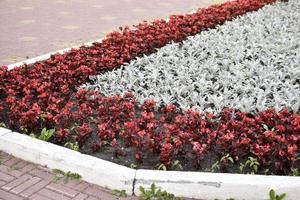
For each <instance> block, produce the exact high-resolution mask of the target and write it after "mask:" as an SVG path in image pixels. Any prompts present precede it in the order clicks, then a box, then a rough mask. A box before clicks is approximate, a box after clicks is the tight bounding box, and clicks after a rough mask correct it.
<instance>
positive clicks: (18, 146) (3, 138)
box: [0, 130, 136, 194]
mask: <svg viewBox="0 0 300 200" xmlns="http://www.w3.org/2000/svg"><path fill="white" fill-rule="evenodd" d="M0 131H1V130H0ZM4 132H5V131H4ZM4 132H3V134H1V135H0V150H2V151H4V152H7V153H9V154H12V155H14V156H16V157H19V158H21V159H24V160H27V161H30V162H33V163H36V164H40V165H46V166H47V167H48V168H50V169H61V170H63V171H66V172H67V171H71V172H73V173H78V174H80V175H81V176H82V179H83V180H85V181H88V182H90V183H94V184H97V185H100V186H102V187H107V188H110V189H120V190H126V192H127V193H128V194H131V193H132V189H133V181H134V178H135V172H136V170H133V169H130V168H127V167H124V166H121V165H117V164H115V163H112V162H108V161H105V160H102V159H98V158H96V157H93V156H89V155H85V154H82V153H79V152H76V151H73V150H70V149H67V148H64V147H61V146H58V145H54V144H51V143H48V142H44V141H41V140H38V139H34V138H31V137H29V136H27V135H23V134H20V133H14V132H7V131H6V134H5V133H4Z"/></svg>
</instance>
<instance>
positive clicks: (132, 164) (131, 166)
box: [130, 163, 138, 169]
mask: <svg viewBox="0 0 300 200" xmlns="http://www.w3.org/2000/svg"><path fill="white" fill-rule="evenodd" d="M137 167H138V166H137V165H136V164H134V163H131V164H130V168H131V169H136V168H137Z"/></svg>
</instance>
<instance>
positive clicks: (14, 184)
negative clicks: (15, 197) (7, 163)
mask: <svg viewBox="0 0 300 200" xmlns="http://www.w3.org/2000/svg"><path fill="white" fill-rule="evenodd" d="M30 178H31V176H30V175H28V174H25V175H23V176H21V177H19V178H17V179H16V180H14V181H12V182H10V183H8V184H6V185H4V186H2V188H3V189H4V190H11V189H12V188H14V187H17V186H18V185H20V184H22V183H24V182H26V181H27V180H28V179H30Z"/></svg>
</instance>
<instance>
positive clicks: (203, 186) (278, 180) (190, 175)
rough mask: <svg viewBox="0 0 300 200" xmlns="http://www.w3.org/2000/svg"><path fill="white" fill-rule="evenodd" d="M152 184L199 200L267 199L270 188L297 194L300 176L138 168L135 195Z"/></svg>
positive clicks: (289, 199) (290, 197)
mask: <svg viewBox="0 0 300 200" xmlns="http://www.w3.org/2000/svg"><path fill="white" fill-rule="evenodd" d="M152 183H155V184H156V186H157V187H159V188H162V189H163V190H166V191H168V192H170V193H173V194H174V195H175V196H183V197H189V198H201V199H230V198H234V199H249V200H250V199H252V200H253V199H256V200H258V199H269V196H268V195H269V191H270V190H271V189H274V190H275V191H276V193H278V194H281V193H286V200H297V199H299V195H300V190H299V188H300V177H286V176H265V175H250V174H225V173H208V172H179V171H157V170H137V173H136V180H135V188H134V191H135V194H136V195H139V194H140V192H139V187H140V186H143V187H146V188H148V187H149V188H150V186H151V184H152Z"/></svg>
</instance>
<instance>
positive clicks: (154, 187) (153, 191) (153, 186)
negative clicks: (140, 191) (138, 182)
mask: <svg viewBox="0 0 300 200" xmlns="http://www.w3.org/2000/svg"><path fill="white" fill-rule="evenodd" d="M155 189H156V186H155V184H154V183H152V184H151V192H152V193H153V194H154V193H155Z"/></svg>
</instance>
